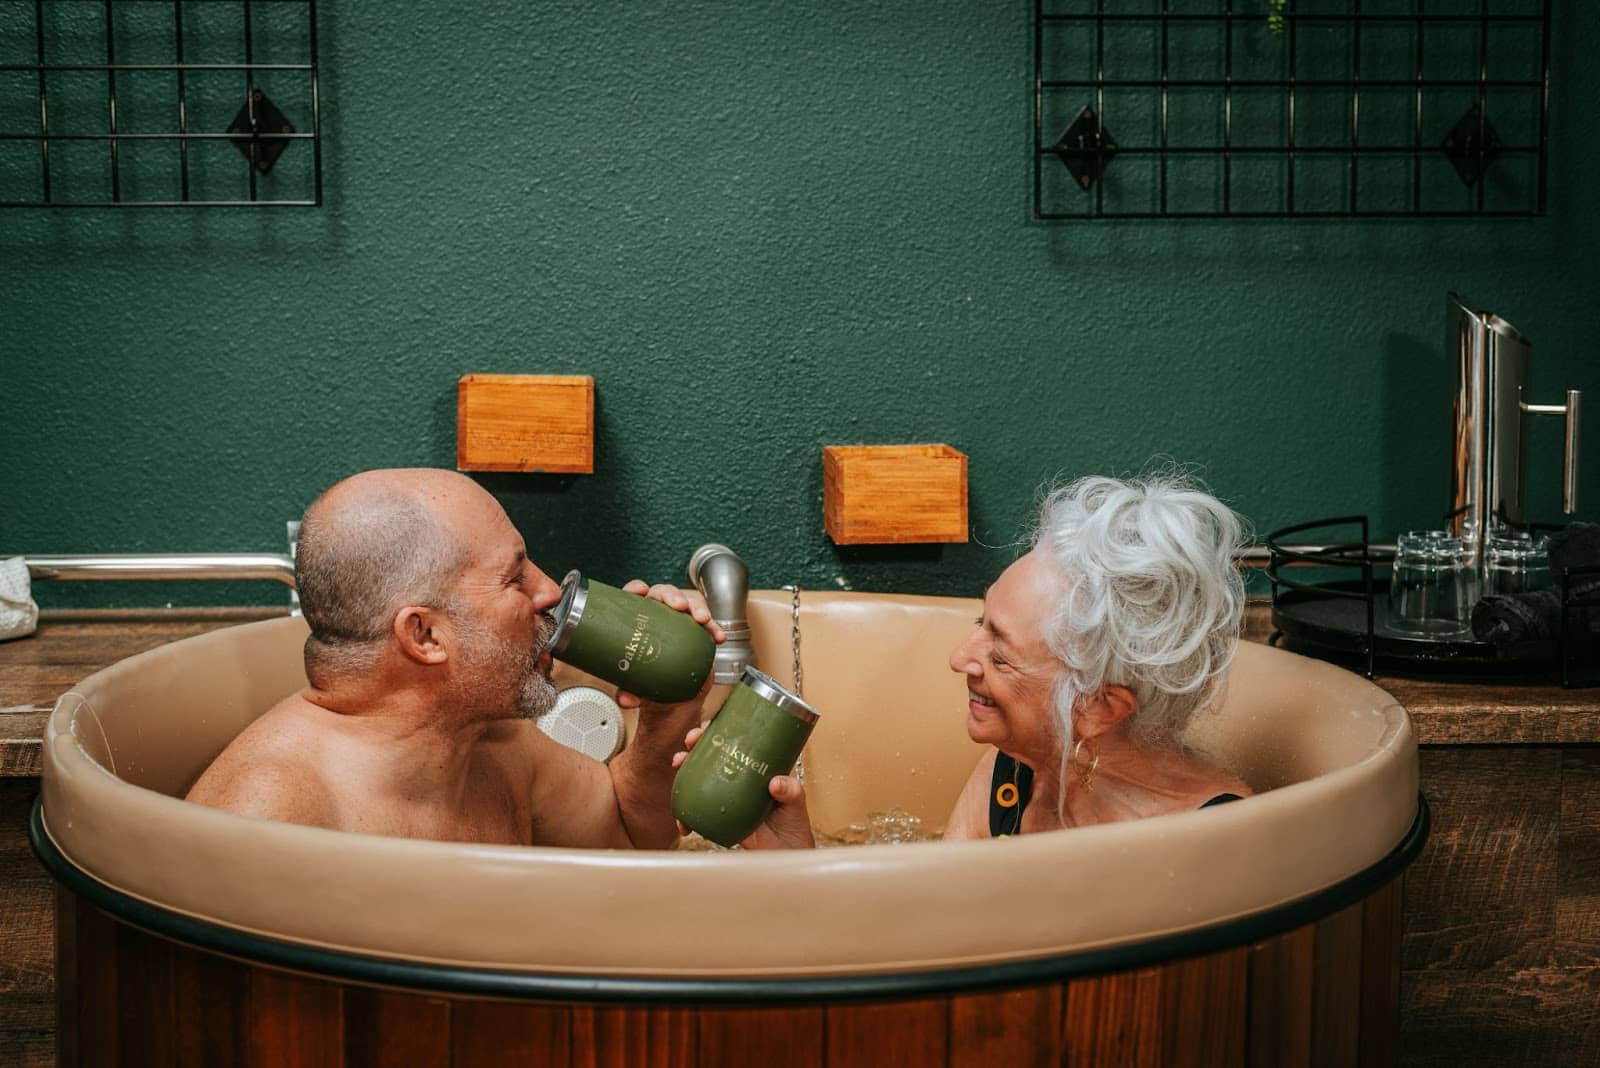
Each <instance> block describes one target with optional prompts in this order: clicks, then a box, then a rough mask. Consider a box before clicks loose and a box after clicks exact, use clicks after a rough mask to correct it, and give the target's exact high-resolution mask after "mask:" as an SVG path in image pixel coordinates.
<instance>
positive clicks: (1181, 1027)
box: [1161, 947, 1250, 1068]
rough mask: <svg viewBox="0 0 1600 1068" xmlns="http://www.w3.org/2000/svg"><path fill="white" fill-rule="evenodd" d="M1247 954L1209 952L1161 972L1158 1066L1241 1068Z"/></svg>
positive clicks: (1243, 950)
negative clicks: (1162, 1025)
mask: <svg viewBox="0 0 1600 1068" xmlns="http://www.w3.org/2000/svg"><path fill="white" fill-rule="evenodd" d="M1249 995H1250V951H1249V950H1248V949H1246V948H1244V947H1240V948H1238V949H1228V950H1223V951H1221V952H1219V953H1209V954H1207V955H1205V956H1203V957H1195V958H1193V959H1192V960H1186V961H1180V962H1178V963H1176V964H1169V965H1167V966H1166V967H1165V968H1163V969H1162V1012H1161V1016H1162V1019H1163V1020H1164V1021H1165V1023H1166V1030H1165V1034H1164V1036H1163V1038H1162V1053H1163V1057H1162V1063H1163V1064H1169V1065H1194V1066H1196V1068H1232V1066H1239V1068H1242V1066H1243V1065H1244V1062H1245V1035H1246V1029H1247V1026H1248V1022H1247V1016H1248V1003H1247V1002H1248V998H1249Z"/></svg>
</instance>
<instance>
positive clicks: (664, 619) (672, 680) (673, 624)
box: [546, 571, 717, 704]
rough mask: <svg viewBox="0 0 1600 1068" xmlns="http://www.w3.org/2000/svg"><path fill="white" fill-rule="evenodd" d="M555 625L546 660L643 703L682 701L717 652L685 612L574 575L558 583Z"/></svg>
mask: <svg viewBox="0 0 1600 1068" xmlns="http://www.w3.org/2000/svg"><path fill="white" fill-rule="evenodd" d="M555 622H556V628H555V632H554V633H553V634H552V635H551V636H550V642H549V644H548V645H547V646H546V648H547V649H548V650H549V651H550V655H551V656H553V657H555V658H556V659H557V660H560V661H563V662H565V663H568V664H571V665H572V666H573V667H575V668H578V669H579V670H581V671H587V672H588V673H589V674H591V675H594V676H596V677H597V678H602V679H605V680H606V681H607V682H610V683H615V684H616V685H617V686H620V687H621V688H622V689H624V690H627V691H628V692H629V693H631V694H635V695H636V696H639V697H642V698H644V699H645V700H646V701H656V702H660V703H664V704H673V703H675V702H678V701H687V700H688V699H689V698H691V697H693V696H694V695H695V694H697V693H699V692H700V687H701V685H702V684H703V683H704V682H705V681H706V676H707V675H709V674H710V673H711V662H712V660H713V659H715V657H716V655H717V643H716V641H715V640H714V639H713V638H712V637H711V634H710V632H709V631H707V630H706V628H705V627H703V626H701V625H700V624H699V623H696V622H695V621H694V617H693V616H691V615H689V614H688V613H686V612H679V611H677V610H675V609H672V608H668V607H667V606H666V605H664V604H662V603H661V602H660V601H653V600H651V599H650V598H648V597H640V596H638V595H637V594H633V593H625V592H624V591H622V590H619V589H617V588H616V587H615V586H607V585H606V584H605V583H604V582H596V581H595V580H593V579H586V578H584V577H583V576H582V575H581V574H579V573H578V572H576V571H569V572H567V577H566V578H564V579H562V580H561V603H560V604H558V605H556V610H555Z"/></svg>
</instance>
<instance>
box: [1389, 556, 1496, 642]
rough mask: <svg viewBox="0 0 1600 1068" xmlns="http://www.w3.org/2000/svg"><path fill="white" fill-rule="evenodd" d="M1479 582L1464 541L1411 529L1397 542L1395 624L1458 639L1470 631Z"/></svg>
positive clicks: (1405, 630)
mask: <svg viewBox="0 0 1600 1068" xmlns="http://www.w3.org/2000/svg"><path fill="white" fill-rule="evenodd" d="M1477 600H1478V582H1477V577H1476V575H1475V573H1474V572H1473V569H1472V567H1471V565H1470V564H1469V563H1468V561H1467V553H1466V549H1465V548H1464V547H1463V546H1462V544H1461V539H1460V538H1457V537H1455V536H1454V535H1452V534H1450V533H1448V532H1446V531H1443V530H1411V531H1407V532H1406V533H1404V534H1402V535H1400V537H1399V539H1398V541H1397V542H1396V543H1395V554H1394V575H1393V577H1392V578H1391V580H1390V583H1389V626H1390V628H1391V629H1392V630H1395V631H1398V632H1399V633H1401V634H1409V635H1413V636H1416V637H1426V638H1454V637H1460V636H1462V635H1465V634H1467V633H1469V632H1470V628H1471V623H1472V606H1473V605H1474V604H1476V603H1477Z"/></svg>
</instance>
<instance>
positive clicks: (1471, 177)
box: [1439, 104, 1500, 186]
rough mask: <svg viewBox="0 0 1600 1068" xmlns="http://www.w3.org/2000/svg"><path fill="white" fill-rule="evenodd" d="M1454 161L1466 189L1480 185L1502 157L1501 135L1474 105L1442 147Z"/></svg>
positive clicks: (1451, 130)
mask: <svg viewBox="0 0 1600 1068" xmlns="http://www.w3.org/2000/svg"><path fill="white" fill-rule="evenodd" d="M1439 147H1440V148H1441V149H1443V150H1444V154H1445V155H1446V156H1449V157H1450V162H1451V164H1452V165H1453V166H1454V167H1455V169H1456V174H1458V175H1460V176H1461V181H1462V182H1463V183H1465V184H1466V185H1469V186H1472V185H1476V184H1477V182H1478V179H1480V178H1482V177H1483V173H1484V171H1487V170H1488V169H1489V164H1491V163H1493V162H1494V161H1495V159H1496V158H1497V157H1498V156H1499V155H1500V135H1499V134H1497V133H1496V132H1495V129H1494V127H1493V126H1490V125H1489V119H1488V117H1487V116H1485V115H1484V114H1483V113H1482V112H1481V111H1479V110H1478V105H1476V104H1474V105H1472V106H1471V107H1470V108H1468V109H1467V113H1466V114H1465V115H1463V116H1461V121H1459V122H1457V123H1456V124H1455V125H1454V126H1452V127H1451V128H1450V132H1449V133H1447V134H1445V137H1444V141H1443V143H1441V144H1440V145H1439Z"/></svg>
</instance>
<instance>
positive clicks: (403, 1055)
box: [343, 986, 450, 1068]
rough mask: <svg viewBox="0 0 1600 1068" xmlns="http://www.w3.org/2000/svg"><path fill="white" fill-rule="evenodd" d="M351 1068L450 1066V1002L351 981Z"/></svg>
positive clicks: (347, 1051)
mask: <svg viewBox="0 0 1600 1068" xmlns="http://www.w3.org/2000/svg"><path fill="white" fill-rule="evenodd" d="M343 1017H344V1019H343V1025H344V1061H345V1064H346V1065H348V1066H349V1068H369V1066H370V1068H385V1066H387V1065H394V1064H403V1065H406V1068H450V1003H449V1002H448V1001H445V1000H444V999H443V998H430V997H427V996H425V995H422V994H411V993H401V992H399V991H394V990H379V989H375V988H372V987H360V986H350V987H346V988H345V991H344V1005H343Z"/></svg>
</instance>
